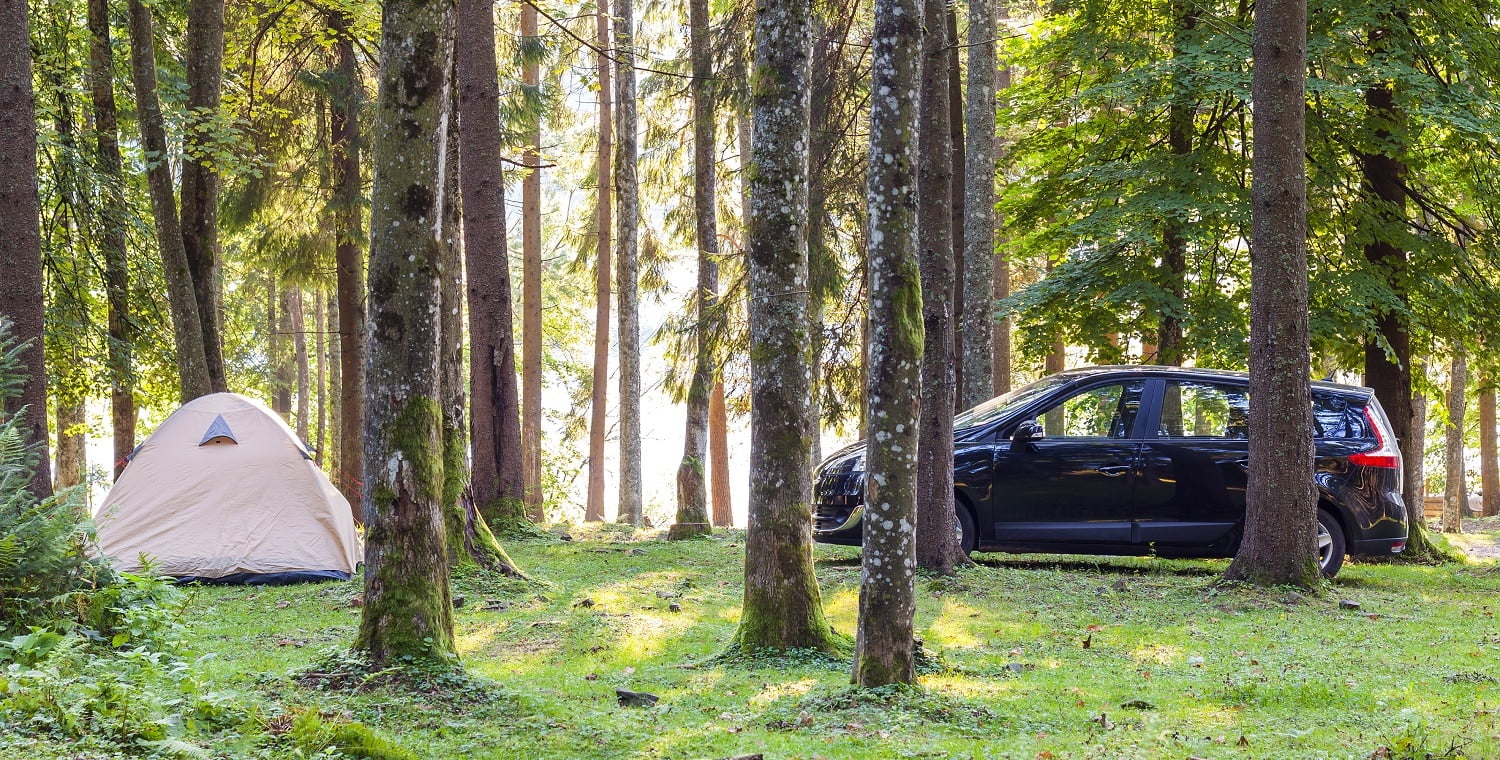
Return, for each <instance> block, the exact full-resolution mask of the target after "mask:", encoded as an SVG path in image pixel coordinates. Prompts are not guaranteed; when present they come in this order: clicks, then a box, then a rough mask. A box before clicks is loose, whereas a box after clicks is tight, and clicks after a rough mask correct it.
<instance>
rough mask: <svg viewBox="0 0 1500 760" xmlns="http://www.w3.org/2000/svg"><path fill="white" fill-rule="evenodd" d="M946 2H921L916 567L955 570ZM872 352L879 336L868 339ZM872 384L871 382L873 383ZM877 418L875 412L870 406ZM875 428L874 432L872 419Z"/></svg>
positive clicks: (950, 155)
mask: <svg viewBox="0 0 1500 760" xmlns="http://www.w3.org/2000/svg"><path fill="white" fill-rule="evenodd" d="M945 16H946V11H945V10H944V6H943V2H942V0H924V3H923V17H924V19H925V23H926V33H925V34H924V35H923V38H922V48H921V49H922V70H921V84H920V87H919V98H920V106H919V109H920V110H919V114H920V116H919V119H920V127H919V130H918V136H919V139H920V141H921V145H920V151H919V155H920V164H919V165H918V167H917V171H918V181H919V182H920V183H921V192H920V193H919V195H920V198H919V206H918V209H917V214H918V215H919V219H920V221H919V222H918V224H917V229H918V244H919V246H920V249H921V267H922V278H921V284H922V322H923V325H924V339H925V341H926V343H925V346H924V348H923V352H922V382H921V388H920V391H921V398H922V403H921V422H920V424H919V425H918V429H919V434H920V436H921V444H920V445H919V446H918V447H917V519H916V524H917V528H916V530H917V565H918V566H920V567H922V568H925V569H928V570H934V571H937V572H938V573H942V574H945V575H946V574H949V573H952V572H953V567H954V564H955V563H956V562H957V561H958V558H959V553H960V549H959V545H958V538H957V536H955V535H954V532H955V530H956V529H957V522H956V521H957V518H956V516H955V515H954V513H953V401H954V383H955V382H956V380H955V377H954V370H953V358H954V357H953V207H952V203H953V140H952V133H951V131H950V130H949V124H948V122H949V119H950V117H951V115H952V110H951V108H950V107H949V103H948V100H949V90H948V79H949V76H950V74H949V60H948V57H949V56H948V54H949V47H948V46H949V40H948V33H947V29H948V26H947V22H946V20H945ZM871 345H872V351H873V345H874V337H873V336H872V337H871ZM872 382H873V381H872ZM871 411H872V413H874V412H875V410H874V409H873V408H872V409H871ZM870 429H871V430H874V429H875V425H874V422H873V421H872V422H871V425H870Z"/></svg>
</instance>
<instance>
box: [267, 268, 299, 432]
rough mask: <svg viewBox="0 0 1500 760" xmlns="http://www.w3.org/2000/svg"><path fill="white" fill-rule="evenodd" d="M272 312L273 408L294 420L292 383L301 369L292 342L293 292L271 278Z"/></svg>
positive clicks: (288, 419)
mask: <svg viewBox="0 0 1500 760" xmlns="http://www.w3.org/2000/svg"><path fill="white" fill-rule="evenodd" d="M268 287H269V288H271V294H272V295H271V299H270V303H271V304H272V306H274V307H275V310H274V311H272V312H271V313H272V315H273V316H272V319H271V325H272V331H271V346H270V349H271V409H272V411H274V412H276V413H277V414H279V415H281V418H282V419H283V420H286V422H287V424H289V425H290V424H291V423H292V385H293V384H294V383H296V382H297V370H296V366H295V365H294V363H293V352H292V347H291V343H290V338H291V334H292V291H293V288H288V287H285V285H284V284H283V287H282V288H281V290H280V292H279V293H278V292H277V290H276V281H275V279H274V278H272V279H271V280H270V281H269V285H268Z"/></svg>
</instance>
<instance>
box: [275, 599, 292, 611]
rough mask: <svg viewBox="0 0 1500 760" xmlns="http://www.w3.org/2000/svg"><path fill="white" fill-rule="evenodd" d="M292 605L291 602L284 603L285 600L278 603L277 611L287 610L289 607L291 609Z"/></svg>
mask: <svg viewBox="0 0 1500 760" xmlns="http://www.w3.org/2000/svg"><path fill="white" fill-rule="evenodd" d="M291 605H292V603H291V602H288V601H284V600H283V601H280V602H277V603H276V609H278V610H284V609H286V608H287V607H290V606H291Z"/></svg>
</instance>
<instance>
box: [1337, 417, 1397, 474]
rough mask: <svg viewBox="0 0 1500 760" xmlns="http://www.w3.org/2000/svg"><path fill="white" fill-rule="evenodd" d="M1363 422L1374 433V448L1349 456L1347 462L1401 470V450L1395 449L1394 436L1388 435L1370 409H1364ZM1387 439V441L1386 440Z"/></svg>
mask: <svg viewBox="0 0 1500 760" xmlns="http://www.w3.org/2000/svg"><path fill="white" fill-rule="evenodd" d="M1365 420H1366V421H1368V422H1369V423H1370V429H1371V430H1373V431H1375V448H1373V449H1371V450H1370V451H1361V452H1359V453H1358V454H1350V455H1349V461H1350V462H1351V463H1353V464H1362V465H1364V466H1366V467H1383V468H1385V469H1388V470H1399V469H1401V450H1400V449H1398V448H1396V441H1395V436H1391V435H1388V434H1387V433H1386V431H1385V426H1384V425H1382V424H1380V421H1379V420H1377V419H1375V415H1374V414H1373V413H1372V412H1371V411H1370V407H1368V406H1367V407H1365ZM1388 438H1389V440H1387V439H1388Z"/></svg>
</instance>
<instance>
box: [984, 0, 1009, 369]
mask: <svg viewBox="0 0 1500 760" xmlns="http://www.w3.org/2000/svg"><path fill="white" fill-rule="evenodd" d="M997 4H998V5H999V7H998V8H997V9H996V15H997V16H998V17H999V21H1000V22H1006V21H1009V20H1010V9H1009V4H1008V1H1007V0H997ZM998 26H999V25H998V24H997V31H996V35H997V36H998V34H999V33H1000V32H999V30H998ZM1010 80H1011V74H1010V66H1009V64H1003V63H1002V64H998V65H997V67H996V71H995V92H996V94H997V96H998V94H999V93H1001V92H1003V91H1005V90H1006V89H1007V88H1009V87H1010ZM996 107H998V104H996ZM1007 145H1008V143H1007V142H1006V139H1005V136H1004V135H1003V134H1000V133H996V134H995V161H996V164H998V163H999V161H1000V160H1001V159H1002V157H1004V156H1005V154H1006V148H1007ZM993 171H994V173H995V174H997V175H998V174H999V173H1000V172H999V170H998V166H996V168H995V169H994V170H993ZM1003 227H1004V220H1002V219H1000V218H999V217H998V216H997V217H995V258H994V264H995V282H994V291H993V292H994V297H995V300H996V301H1000V300H1002V299H1006V298H1009V297H1010V258H1009V256H1008V255H1007V254H1006V253H1005V248H1006V244H1007V236H1006V235H1005V232H1004V229H1003ZM989 317H990V319H992V320H993V321H992V322H991V324H992V325H993V329H992V332H991V340H992V341H993V342H994V343H993V345H994V351H995V365H994V372H995V377H994V384H995V387H994V388H993V392H994V394H995V395H997V396H998V395H1000V394H1002V393H1009V392H1010V387H1011V374H1012V366H1011V365H1012V359H1011V345H1010V344H1011V340H1010V331H1011V321H1010V318H1009V317H1006V318H1005V319H995V318H994V315H993V313H991V314H990V315H989Z"/></svg>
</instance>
